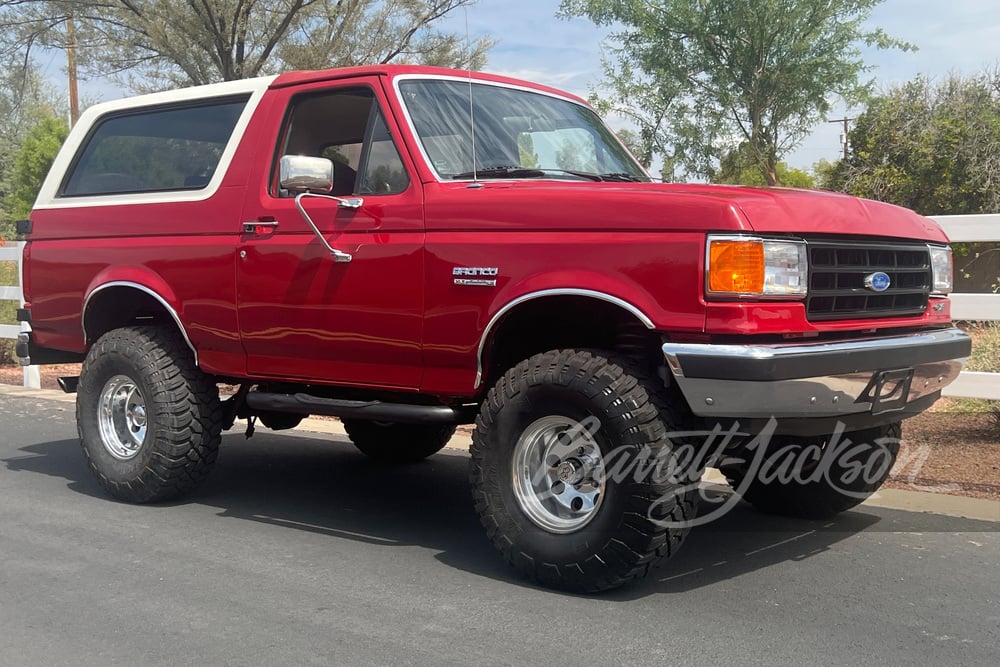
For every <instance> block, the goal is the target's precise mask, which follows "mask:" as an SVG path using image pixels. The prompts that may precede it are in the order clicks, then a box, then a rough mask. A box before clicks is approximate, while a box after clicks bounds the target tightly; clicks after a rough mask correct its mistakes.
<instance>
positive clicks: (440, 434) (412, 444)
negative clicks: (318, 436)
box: [342, 419, 455, 464]
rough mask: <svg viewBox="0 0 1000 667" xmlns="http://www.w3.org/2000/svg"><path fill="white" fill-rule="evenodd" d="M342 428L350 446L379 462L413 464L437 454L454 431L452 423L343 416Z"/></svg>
mask: <svg viewBox="0 0 1000 667" xmlns="http://www.w3.org/2000/svg"><path fill="white" fill-rule="evenodd" d="M342 421H343V424H344V430H345V431H347V435H348V437H349V438H350V439H351V442H353V443H354V446H355V447H357V448H358V449H359V450H360V451H361V452H362V453H363V454H365V455H366V456H369V457H371V458H372V459H374V460H376V461H378V462H379V463H387V464H400V463H416V462H417V461H422V460H424V459H426V458H427V457H428V456H432V455H433V454H436V453H438V452H439V451H441V449H442V448H443V447H444V446H445V445H447V444H448V441H449V440H451V436H453V435H454V434H455V427H454V426H442V425H438V424H395V423H390V422H377V421H368V420H364V419H344V420H342Z"/></svg>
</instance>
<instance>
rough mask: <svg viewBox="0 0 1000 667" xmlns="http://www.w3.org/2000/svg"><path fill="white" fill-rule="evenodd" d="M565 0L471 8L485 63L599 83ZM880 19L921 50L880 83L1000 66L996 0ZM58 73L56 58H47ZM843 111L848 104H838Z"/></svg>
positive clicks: (901, 5)
mask: <svg viewBox="0 0 1000 667" xmlns="http://www.w3.org/2000/svg"><path fill="white" fill-rule="evenodd" d="M558 8H559V0H479V2H478V4H476V5H474V6H472V7H471V8H470V9H469V10H468V15H467V20H468V25H469V32H470V34H471V35H472V36H473V37H476V36H479V35H491V36H493V37H494V38H495V39H497V40H498V43H497V45H496V47H495V48H494V49H493V51H491V53H490V57H489V63H488V65H487V67H486V69H487V70H489V71H492V72H498V73H502V74H508V75H511V76H517V77H520V78H526V79H531V80H534V81H538V82H540V83H546V84H549V85H552V86H555V87H557V88H562V89H564V90H568V91H570V92H573V93H576V94H579V95H581V96H584V97H586V96H587V95H588V94H589V92H590V91H591V89H592V88H594V87H596V86H598V85H599V84H600V79H601V65H600V63H601V53H602V41H603V39H604V38H605V36H606V32H603V31H601V30H598V29H597V28H596V27H594V25H593V24H592V23H590V22H589V21H586V20H584V19H571V20H565V19H559V18H556V11H557V10H558ZM446 21H447V22H446V24H445V25H444V26H442V27H444V28H446V29H449V30H453V31H456V32H465V22H466V16H465V15H464V14H463V13H462V12H461V11H459V12H455V13H454V15H453V16H451V17H448V18H447V19H446ZM871 21H872V23H873V24H874V25H877V26H880V27H882V28H883V29H885V30H886V31H887V32H888V33H889V34H890V35H893V36H894V37H898V38H901V39H904V40H906V41H909V42H911V43H913V44H915V45H916V46H917V47H919V50H918V51H916V52H910V53H903V52H900V51H877V50H872V51H870V52H866V54H865V58H866V61H867V62H868V63H869V64H871V65H873V66H874V67H875V69H874V70H873V72H872V73H871V76H872V77H873V78H875V80H876V82H877V85H878V86H879V87H882V88H885V87H888V86H891V85H892V84H895V83H900V82H903V81H907V80H909V79H912V78H913V77H915V76H916V75H918V74H925V75H928V76H932V77H941V76H943V75H946V74H947V73H948V72H951V71H954V72H958V73H962V74H972V73H976V72H979V71H981V70H982V69H984V68H985V67H989V66H992V65H1000V2H998V0H949V1H948V2H942V1H941V0H886V1H885V3H884V4H882V5H881V6H880V7H878V8H877V9H876V10H875V12H874V13H873V15H872V18H871ZM44 64H46V65H48V66H49V68H50V71H53V73H54V74H55V76H57V77H58V76H61V74H59V73H58V72H59V67H60V65H61V63H60V62H58V59H55V60H54V62H53V61H50V62H49V63H44ZM83 94H84V96H85V97H86V98H87V99H89V100H91V101H94V100H97V99H112V98H114V97H118V96H119V94H117V93H116V91H114V89H113V88H110V87H109V86H107V85H106V84H104V85H102V84H101V83H100V82H88V83H87V84H85V86H84V90H83ZM839 111H840V112H841V113H842V112H843V111H845V110H844V109H842V108H841V109H840V110H839ZM840 132H841V128H840V126H838V125H832V124H821V125H819V126H817V128H816V131H815V132H814V133H813V135H812V136H810V137H809V138H808V139H807V140H806V141H805V142H803V144H802V145H801V146H800V147H799V148H798V149H797V150H796V151H794V152H793V153H791V154H790V155H789V156H787V161H788V162H789V163H790V164H791V165H792V166H796V167H802V168H809V167H811V166H812V164H813V163H815V162H816V161H817V160H819V159H820V158H826V159H829V160H833V159H836V158H837V156H838V155H839V154H840V151H841V150H842V148H841V145H840V139H839V135H840Z"/></svg>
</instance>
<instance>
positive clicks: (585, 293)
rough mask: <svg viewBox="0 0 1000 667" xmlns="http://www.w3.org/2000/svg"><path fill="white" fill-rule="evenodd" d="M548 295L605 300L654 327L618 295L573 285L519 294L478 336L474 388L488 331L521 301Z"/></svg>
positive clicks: (480, 377)
mask: <svg viewBox="0 0 1000 667" xmlns="http://www.w3.org/2000/svg"><path fill="white" fill-rule="evenodd" d="M549 296H582V297H588V298H591V299H598V300H600V301H605V302H607V303H610V304H613V305H615V306H618V307H619V308H621V309H622V310H626V311H628V312H629V313H631V314H632V315H634V316H635V318H636V319H637V320H639V321H640V322H642V324H643V326H645V327H646V328H647V329H650V330H652V329H655V328H656V327H655V325H654V324H653V320H651V319H650V318H649V316H648V315H646V313H644V312H642V310H640V309H639V308H638V307H636V306H634V305H633V304H631V303H629V302H628V301H626V300H624V299H622V298H620V297H617V296H612V295H611V294H607V293H605V292H598V291H597V290H589V289H579V288H575V287H560V288H552V289H543V290H538V291H535V292H528V293H527V294H522V295H521V296H519V297H517V298H515V299H512V300H510V301H508V302H507V303H506V304H504V305H503V307H502V308H500V309H499V310H498V311H497V312H496V313H494V314H493V317H491V318H490V321H489V323H488V324H487V325H486V328H485V329H484V330H483V335H482V336H481V337H480V338H479V348H478V349H477V351H476V384H475V389H479V386H480V385H481V384H482V382H483V352H485V350H486V341H487V340H489V337H490V333H491V332H492V331H493V327H494V326H496V324H497V323H498V322H499V321H500V320H501V318H503V316H504V315H506V314H507V313H508V312H510V311H511V310H512V309H513V308H515V307H517V306H519V305H521V304H522V303H525V302H527V301H532V300H534V299H541V298H545V297H549Z"/></svg>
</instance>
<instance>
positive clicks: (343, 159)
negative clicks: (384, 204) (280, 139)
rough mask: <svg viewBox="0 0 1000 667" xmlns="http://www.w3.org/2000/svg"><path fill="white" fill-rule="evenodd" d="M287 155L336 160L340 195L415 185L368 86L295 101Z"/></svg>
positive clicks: (335, 178)
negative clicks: (407, 173)
mask: <svg viewBox="0 0 1000 667" xmlns="http://www.w3.org/2000/svg"><path fill="white" fill-rule="evenodd" d="M281 155H310V156H314V157H324V158H327V159H328V160H332V161H333V194H335V195H341V196H343V195H349V194H356V193H359V192H360V193H364V194H388V193H393V192H402V191H403V190H405V189H406V186H407V185H408V184H409V177H408V176H407V175H406V170H405V169H404V168H403V163H402V160H401V159H400V157H399V152H398V151H397V150H396V147H395V145H394V144H393V143H392V138H391V137H390V136H389V130H388V128H387V127H386V125H385V120H384V119H383V117H382V113H381V111H380V110H379V108H378V104H377V102H376V101H375V97H374V94H373V93H372V91H371V90H370V89H368V88H346V89H342V90H336V91H330V92H323V93H319V94H310V95H303V96H300V97H296V98H294V99H293V100H292V108H291V113H290V114H289V124H288V128H287V130H286V132H285V140H284V145H283V146H282V150H281ZM359 174H361V176H359ZM279 194H283V193H279Z"/></svg>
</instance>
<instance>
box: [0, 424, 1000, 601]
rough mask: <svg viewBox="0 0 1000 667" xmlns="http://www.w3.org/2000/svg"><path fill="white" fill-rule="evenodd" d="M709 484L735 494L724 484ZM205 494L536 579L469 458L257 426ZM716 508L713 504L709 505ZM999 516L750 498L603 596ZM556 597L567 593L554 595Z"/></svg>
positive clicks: (59, 461)
mask: <svg viewBox="0 0 1000 667" xmlns="http://www.w3.org/2000/svg"><path fill="white" fill-rule="evenodd" d="M3 462H4V463H5V464H6V466H7V468H8V469H10V470H14V471H23V472H33V473H38V474H44V475H50V476H55V477H60V478H63V479H66V480H67V481H68V482H69V484H68V487H69V489H71V490H72V491H74V492H76V493H80V494H83V495H86V496H91V497H95V498H99V499H101V500H102V501H105V500H107V501H108V502H113V501H110V500H108V499H107V496H106V495H105V494H104V492H103V490H102V489H101V487H100V486H99V485H98V483H97V482H96V481H95V480H94V478H93V476H92V475H91V473H90V471H89V470H88V469H87V466H86V464H85V462H84V460H83V456H82V454H80V451H79V445H78V444H77V442H76V441H75V440H74V441H70V440H61V441H55V442H47V443H39V444H34V445H29V446H26V447H23V448H21V449H19V450H18V455H17V456H16V457H12V458H8V459H6V460H4V461H3ZM709 492H710V493H711V494H720V493H726V492H725V491H722V490H721V488H719V487H712V488H710V490H709ZM184 504H200V505H205V506H209V507H215V508H218V510H219V513H218V515H219V516H220V517H226V518H235V519H240V520H245V521H254V522H260V523H264V524H268V525H272V526H280V527H283V528H288V529H292V530H302V531H309V532H311V533H315V534H320V535H327V536H329V537H330V538H333V539H347V540H353V541H357V542H362V543H365V544H369V545H372V547H374V548H384V547H396V546H409V545H417V546H421V547H425V548H429V549H432V550H434V551H435V552H436V555H435V558H436V559H437V560H438V561H439V562H441V563H442V564H444V565H447V566H449V567H454V568H456V569H459V570H462V571H466V572H469V573H472V574H475V575H477V576H483V577H487V578H490V579H494V580H497V581H501V582H504V583H508V584H513V585H516V586H528V587H531V585H530V584H527V583H525V582H524V581H523V580H521V579H520V578H519V577H518V576H517V575H516V574H515V573H514V571H513V570H512V569H510V568H509V567H507V565H506V564H505V563H504V562H503V560H502V558H501V557H500V555H499V554H498V553H497V552H496V551H495V550H494V549H493V547H492V546H491V545H490V544H489V542H488V540H487V538H486V536H485V531H484V530H483V528H482V526H480V524H479V520H478V518H477V517H476V515H475V513H474V511H473V508H472V500H471V495H470V493H469V487H468V457H467V456H466V455H464V454H455V453H443V454H439V455H437V456H434V457H431V458H430V459H428V460H426V461H423V462H421V463H418V464H415V465H410V466H404V467H387V466H381V465H377V464H374V463H372V462H371V461H369V460H368V459H367V458H366V457H364V456H363V455H362V454H360V453H358V452H357V451H356V450H355V449H354V448H353V447H352V446H351V445H349V444H347V443H345V442H343V441H337V440H334V439H333V438H330V439H321V438H318V437H302V436H291V437H290V436H287V435H276V434H272V433H267V432H262V433H259V434H258V436H256V437H255V438H254V439H253V440H250V441H245V440H243V438H242V436H240V435H238V434H231V435H227V436H226V437H225V439H224V441H223V447H222V450H221V452H220V457H219V462H218V464H217V465H216V468H215V469H214V470H213V472H212V474H211V475H210V476H209V479H208V480H207V481H206V483H205V484H204V485H203V486H202V487H201V489H199V490H198V491H197V492H196V493H194V494H193V495H192V496H190V497H189V498H187V499H185V500H183V501H178V502H176V503H165V504H161V505H159V506H158V507H161V508H163V509H164V510H167V509H169V508H170V507H171V506H175V505H184ZM704 511H706V510H704V509H703V512H704ZM997 530H1000V523H991V522H986V521H973V520H966V519H958V518H954V517H945V516H938V515H931V514H922V513H915V512H905V511H900V510H887V509H880V508H869V507H861V508H859V509H858V510H855V511H852V512H847V513H845V514H842V515H840V516H838V517H836V518H835V519H833V520H827V521H804V520H795V519H785V518H780V517H771V516H767V515H763V514H759V513H757V512H754V511H753V510H752V509H751V508H750V507H749V506H748V505H746V504H745V503H740V504H738V505H737V506H735V507H734V508H733V509H732V511H730V512H728V513H726V514H725V515H723V516H722V517H720V518H719V519H717V520H715V521H712V522H710V523H708V524H706V525H703V526H698V527H696V528H694V529H693V531H692V532H691V534H690V535H689V537H688V540H687V543H686V544H685V545H684V547H683V548H682V549H681V550H680V552H679V553H678V554H677V555H676V556H675V557H674V558H672V559H671V560H669V561H667V562H666V563H664V564H662V565H660V566H659V567H657V568H656V569H655V570H654V571H653V572H652V573H651V574H650V576H649V577H648V578H647V579H645V580H644V581H642V582H639V583H638V584H636V585H633V586H630V587H626V588H625V589H622V590H618V591H612V592H610V593H607V594H604V595H603V596H602V597H603V599H606V600H616V601H625V600H631V599H637V598H642V597H646V596H649V595H656V594H664V593H667V594H669V593H685V592H689V591H696V590H698V589H700V588H702V587H705V586H710V585H712V584H716V583H718V582H720V581H725V580H728V579H732V578H735V577H738V576H741V575H744V574H747V573H751V572H754V571H757V570H761V569H766V568H768V567H771V566H774V565H776V564H779V563H785V562H789V561H798V560H803V559H806V558H810V557H813V556H815V555H817V554H821V553H823V552H826V551H829V550H831V549H836V548H837V545H838V543H840V542H842V541H843V540H845V539H848V538H850V537H852V536H853V535H856V534H858V533H862V532H872V531H887V532H931V531H942V532H982V531H990V532H995V531H997ZM553 594H554V595H558V594H559V593H555V592H554V593H553Z"/></svg>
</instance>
